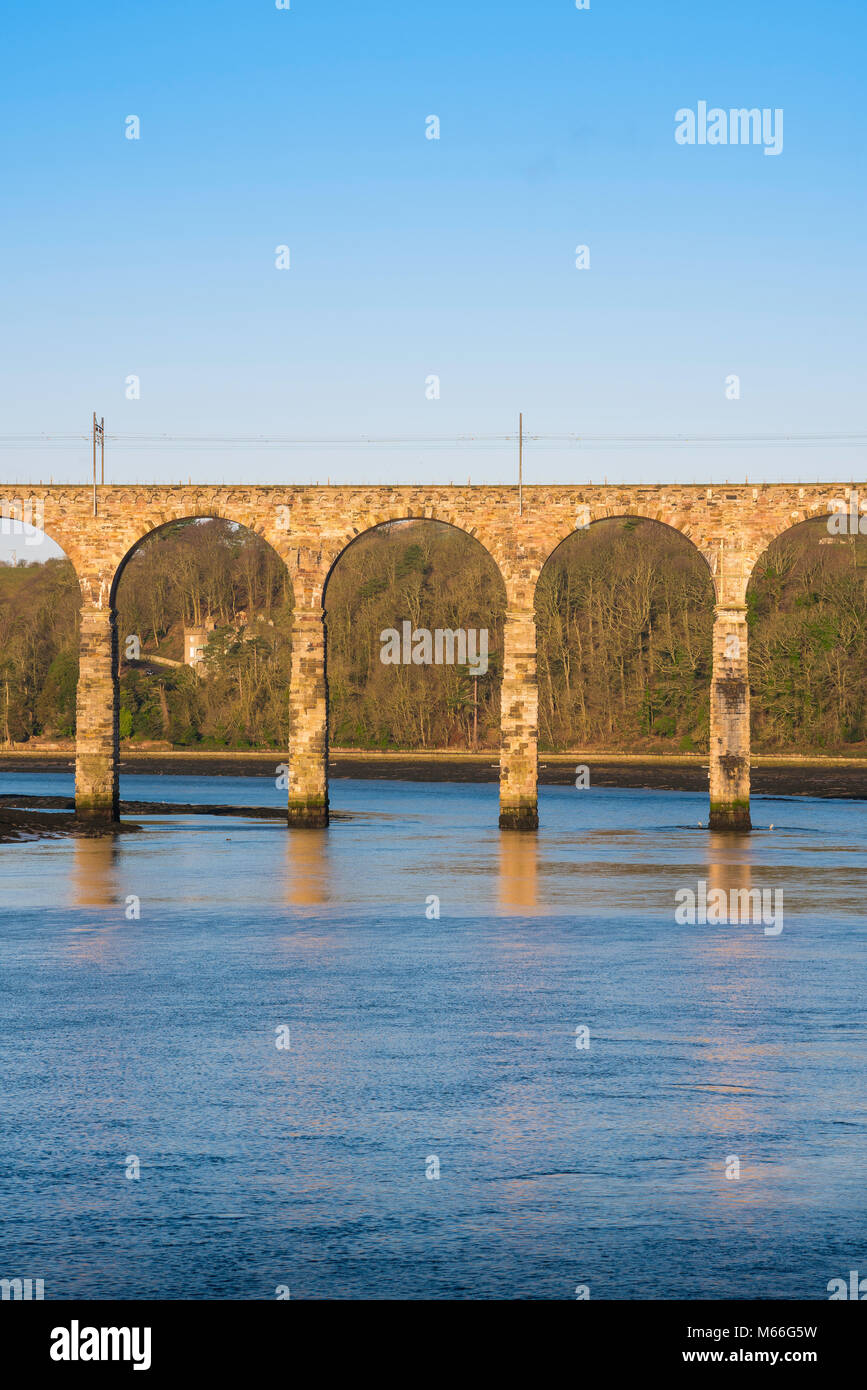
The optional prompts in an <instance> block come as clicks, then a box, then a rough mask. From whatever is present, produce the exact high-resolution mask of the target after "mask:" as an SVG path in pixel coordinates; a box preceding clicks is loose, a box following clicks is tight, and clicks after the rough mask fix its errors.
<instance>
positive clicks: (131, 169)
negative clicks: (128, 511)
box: [0, 0, 867, 489]
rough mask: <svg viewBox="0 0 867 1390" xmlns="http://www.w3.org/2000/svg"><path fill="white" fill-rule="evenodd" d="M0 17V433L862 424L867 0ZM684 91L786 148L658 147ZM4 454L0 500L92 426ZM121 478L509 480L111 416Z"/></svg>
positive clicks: (796, 458)
mask: <svg viewBox="0 0 867 1390" xmlns="http://www.w3.org/2000/svg"><path fill="white" fill-rule="evenodd" d="M3 31H4V34H3V37H4V42H3V54H4V62H3V68H4V71H3V83H2V89H0V106H2V112H0V118H2V119H0V125H2V131H3V162H4V166H5V167H4V169H3V202H4V205H5V208H4V215H3V230H2V240H3V282H4V293H3V300H4V303H3V310H4V312H3V318H4V322H5V325H6V333H5V334H4V335H3V342H2V380H3V390H2V401H0V434H4V435H16V434H35V433H39V432H42V431H45V432H47V433H60V434H68V433H75V432H80V433H81V434H85V433H86V432H87V430H88V428H89V422H90V416H91V412H92V411H93V410H94V409H96V410H97V412H98V413H100V414H104V416H105V418H106V428H107V432H108V433H109V434H111V433H113V432H117V433H121V434H154V435H156V434H163V433H165V434H169V435H171V434H186V435H200V436H201V435H215V436H225V435H227V436H237V435H249V434H261V435H263V436H266V437H279V438H292V439H330V440H343V439H357V438H360V437H361V436H365V435H366V436H369V437H372V438H376V439H379V438H384V437H393V438H395V437H396V438H400V439H412V440H424V439H428V438H431V437H440V438H444V439H450V438H454V437H456V436H459V435H469V434H481V435H506V434H508V433H510V432H513V431H514V429H515V425H516V419H517V414H518V411H519V410H523V412H524V418H525V428H526V429H527V430H528V432H529V433H530V434H531V435H532V434H556V433H566V432H577V433H585V434H588V435H594V434H598V435H606V436H612V435H614V436H621V435H670V434H678V435H690V434H692V435H695V434H707V435H736V434H740V435H745V434H751V433H752V434H756V433H759V434H770V435H786V434H819V435H827V434H840V433H843V432H847V431H848V432H855V433H857V432H863V431H865V430H867V412H865V410H864V406H863V403H862V402H863V383H864V379H865V321H867V314H865V307H867V306H865V273H864V234H865V225H867V222H865V192H864V190H865V177H864V175H865V168H864V164H865V160H864V149H865V136H867V118H865V111H867V103H865V84H864V54H865V51H867V6H865V4H864V0H827V2H826V3H819V0H815V2H812V0H720V3H717V4H705V3H701V0H659V2H658V3H651V2H650V0H590V8H589V10H578V9H576V7H575V4H574V0H527V3H516V2H515V0H503V3H494V0H484V2H483V0H475V3H474V2H473V0H437V2H436V3H413V2H412V0H389V3H385V0H364V3H359V2H358V0H291V9H288V10H282V9H277V7H276V5H275V3H274V0H243V3H242V0H235V3H229V0H209V2H208V3H205V2H204V0H185V3H183V4H181V3H179V0H172V3H168V0H149V3H147V4H146V5H124V4H119V3H117V0H111V3H109V0H105V2H104V3H93V2H91V3H86V2H85V3H79V4H75V5H70V4H61V3H59V0H48V3H40V4H39V5H30V6H26V5H17V6H14V7H8V8H7V10H6V14H5V18H4V21H3ZM700 101H706V102H707V103H708V105H709V106H710V107H714V106H719V107H721V108H723V109H725V110H728V109H729V108H731V107H742V106H743V107H759V108H766V107H767V108H770V109H772V110H775V109H777V108H781V109H782V110H783V113H784V124H783V132H784V142H783V150H782V153H781V154H779V155H778V156H768V155H766V154H765V153H764V151H763V149H762V148H761V147H755V146H735V145H725V146H710V145H703V146H701V145H693V146H684V145H679V144H678V143H677V142H676V141H675V138H674V133H675V124H676V123H675V113H676V112H677V111H678V110H679V109H680V108H687V107H688V108H692V109H696V108H697V105H698V103H699V102H700ZM130 115H136V116H138V117H139V119H140V122H141V129H140V139H138V140H130V139H127V138H126V136H125V129H126V127H125V121H126V118H127V117H128V116H130ZM431 115H436V116H437V117H438V118H439V121H440V138H439V139H438V140H431V139H427V138H426V134H425V132H426V118H427V117H429V116H431ZM579 244H580V245H587V246H589V248H590V266H589V268H588V269H584V270H578V269H576V266H575V259H576V256H575V248H576V246H578V245H579ZM281 245H288V247H289V248H290V262H291V264H290V268H289V269H288V270H278V269H277V268H276V267H275V252H276V248H277V247H278V246H281ZM732 374H736V375H737V376H738V377H739V378H740V398H739V399H737V400H733V399H727V397H726V378H727V377H728V376H730V375H732ZM130 375H136V376H138V377H139V378H140V383H141V388H140V389H141V397H140V399H139V400H127V399H126V397H125V390H126V387H125V382H126V379H127V377H129V376H130ZM432 375H436V376H438V377H439V379H440V398H439V399H438V400H429V399H426V395H425V385H426V379H427V378H428V377H430V376H432ZM0 447H2V449H3V453H4V462H3V463H2V465H0V476H2V479H3V485H4V487H7V489H8V485H9V484H10V483H15V482H18V481H21V482H26V481H37V480H40V479H44V480H46V481H47V480H48V478H49V476H53V478H54V480H55V481H72V480H79V479H81V480H84V479H86V478H87V477H88V474H89V469H90V450H89V446H88V445H87V444H85V443H84V442H83V441H82V443H81V444H80V445H72V446H64V447H63V448H57V447H55V448H52V449H47V450H46V449H43V450H36V449H33V448H32V447H31V448H17V447H14V446H11V445H9V444H3V445H2V446H0ZM107 465H108V468H107V476H108V478H109V479H110V480H113V481H121V480H124V479H140V480H146V479H147V480H150V479H152V480H155V481H177V480H179V479H184V480H186V479H187V478H188V477H192V478H193V479H194V480H201V481H210V480H213V481H223V480H227V481H238V480H245V481H256V480H258V481H287V482H289V481H300V482H307V481H317V480H318V481H321V482H324V481H325V479H326V477H330V478H331V481H332V482H335V481H356V480H358V481H367V482H399V481H404V480H406V481H416V480H430V481H439V482H449V481H455V482H465V481H466V479H467V478H468V477H471V478H472V480H473V481H474V482H495V481H511V480H512V479H513V477H514V447H513V446H512V445H511V444H505V445H503V446H501V447H489V446H485V447H479V446H475V447H466V448H462V449H456V448H453V447H447V446H440V447H436V448H433V447H427V448H426V447H424V445H423V444H421V443H419V444H418V445H415V446H413V447H410V448H394V447H381V446H376V447H372V446H371V447H368V448H365V449H362V448H357V447H356V448H350V447H347V448H339V449H338V448H335V449H331V450H326V449H321V448H312V447H311V448H305V449H294V450H289V449H280V450H252V449H234V450H232V449H226V448H222V447H220V448H216V447H205V448H201V449H197V450H194V451H192V450H183V451H172V450H168V449H166V448H151V449H148V448H142V447H139V448H135V449H130V448H119V447H118V446H116V445H115V444H113V443H112V442H111V441H110V442H109V446H108V449H107ZM865 471H867V470H865V467H864V450H863V448H862V447H839V446H838V447H832V446H831V445H830V444H823V445H821V446H818V447H808V446H805V445H803V444H797V443H792V444H791V445H787V446H784V447H780V446H774V447H761V448H760V447H744V446H739V445H733V446H726V447H719V446H714V447H711V446H703V447H698V446H687V447H684V446H660V447H658V448H648V447H629V448H618V447H612V446H607V447H603V448H590V447H588V446H585V447H584V448H582V449H581V450H580V451H575V450H572V451H563V450H562V449H561V450H554V449H551V448H550V447H548V446H544V445H543V444H542V443H534V442H532V441H531V442H530V443H529V444H528V446H527V449H526V452H525V478H526V480H527V481H529V482H532V481H563V482H570V481H580V480H583V479H593V480H597V481H601V480H602V478H603V477H607V478H608V479H609V481H616V480H621V479H622V480H625V481H632V480H637V479H642V478H646V479H648V480H653V481H664V480H668V479H683V480H686V481H690V480H693V479H695V480H696V481H702V482H703V481H705V480H707V481H713V480H717V479H718V480H722V479H724V478H732V479H735V480H740V481H743V479H744V478H745V477H746V476H749V477H750V480H751V481H752V480H755V479H759V478H765V479H768V480H774V479H778V478H792V479H795V480H797V479H798V478H802V479H805V480H806V479H844V480H845V479H855V480H857V479H858V478H859V477H863V476H864V474H865Z"/></svg>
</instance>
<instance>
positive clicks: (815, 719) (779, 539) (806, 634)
mask: <svg viewBox="0 0 867 1390" xmlns="http://www.w3.org/2000/svg"><path fill="white" fill-rule="evenodd" d="M857 501H858V499H857V497H856V509H853V510H851V511H850V510H847V511H846V512H845V513H843V515H842V517H841V519H840V521H839V522H838V523H836V525H835V527H834V529H833V530H832V529H829V527H828V520H829V516H828V514H827V513H826V512H824V510H818V511H814V513H813V515H812V516H809V515H808V516H806V517H805V518H803V519H795V517H794V516H793V517H792V521H791V525H789V526H786V527H784V528H783V529H781V530H779V531H777V532H776V534H775V535H773V536H772V537H771V538H770V540H769V541H768V543H767V545H765V546H763V547H762V548H761V550H760V551H759V553H758V554H757V556H756V558H755V562H754V564H753V566H752V569H751V572H750V576H749V584H748V586H747V591H746V602H747V612H748V615H749V624H750V643H751V646H752V648H753V651H754V652H756V653H757V654H758V656H759V658H760V659H759V660H758V661H757V662H756V663H755V664H754V667H753V680H752V682H751V699H752V705H751V709H752V733H753V736H754V737H755V738H756V739H757V740H759V741H760V745H761V746H762V749H763V751H765V752H778V753H780V754H788V753H789V752H790V751H795V750H798V751H804V752H806V753H811V752H818V751H827V752H830V751H834V752H835V753H843V752H845V751H846V749H847V747H848V746H854V748H855V749H859V748H860V747H861V746H862V744H863V740H864V737H865V734H867V714H865V708H867V688H865V682H864V671H865V655H867V651H865V641H864V614H865V609H864V596H865V573H867V569H865V566H867V511H864V512H862V511H860V508H858V506H857ZM862 524H863V528H864V529H863V530H862V529H861V525H862ZM775 552H776V553H775ZM793 653H797V656H794V655H793ZM795 662H796V663H797V665H796V666H795V668H794V669H795V670H796V672H797V674H796V676H794V677H793V676H792V674H791V671H792V664H793V663H795ZM781 690H782V692H783V693H782V694H781Z"/></svg>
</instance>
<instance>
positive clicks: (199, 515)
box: [109, 501, 294, 608]
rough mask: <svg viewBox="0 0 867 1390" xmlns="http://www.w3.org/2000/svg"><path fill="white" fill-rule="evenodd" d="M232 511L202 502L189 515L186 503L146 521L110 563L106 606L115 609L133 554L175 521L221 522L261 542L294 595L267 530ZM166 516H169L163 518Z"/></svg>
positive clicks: (254, 521)
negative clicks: (279, 564)
mask: <svg viewBox="0 0 867 1390" xmlns="http://www.w3.org/2000/svg"><path fill="white" fill-rule="evenodd" d="M235 511H236V509H235V508H229V507H226V508H220V509H217V508H216V507H209V506H208V504H207V501H203V504H202V510H198V509H196V510H194V511H192V512H191V511H190V506H189V501H186V502H185V503H184V504H182V505H179V506H177V507H169V508H163V509H161V511H160V513H159V519H156V518H150V519H149V523H150V524H148V525H147V526H146V528H145V529H143V530H140V531H139V532H138V533H137V534H136V535H135V537H134V538H133V539H132V540H131V541H130V542H128V543H127V548H126V549H125V551H124V553H123V554H122V555H121V557H120V558H119V559H118V560H116V561H115V562H114V565H113V577H112V580H111V587H110V591H109V602H110V605H111V607H112V608H114V607H115V600H116V598H117V590H118V585H119V584H120V581H121V579H122V578H123V573H124V570H125V569H126V567H127V565H128V564H129V562H130V560H131V559H132V557H133V556H134V555H135V553H136V551H137V550H138V549H139V548H140V547H141V546H142V545H143V544H144V543H145V542H146V541H149V540H151V539H152V538H153V537H154V536H156V535H158V534H159V532H160V531H163V530H165V528H166V527H168V526H174V525H176V524H177V523H178V522H179V521H225V522H227V523H228V524H229V525H230V526H239V527H241V529H242V530H244V531H250V532H252V533H253V534H254V535H256V536H258V537H259V539H260V540H262V541H264V542H265V544H266V545H267V546H268V547H269V548H270V549H271V550H273V551H274V554H275V555H277V556H278V557H279V558H280V560H282V562H283V564H284V565H285V567H286V571H287V574H288V576H289V582H290V584H292V586H293V592H294V583H293V575H292V567H291V565H290V564H289V562H288V560H287V557H286V555H285V554H283V553H282V550H281V549H280V547H279V546H277V545H275V544H274V539H273V537H272V535H270V534H269V532H270V528H269V527H267V526H264V525H263V524H262V522H261V521H260V520H259V519H258V518H256V517H254V516H253V514H252V513H250V514H249V515H248V519H247V520H243V519H242V518H241V517H239V516H237V515H232V513H233V512H235ZM167 513H170V514H169V515H167Z"/></svg>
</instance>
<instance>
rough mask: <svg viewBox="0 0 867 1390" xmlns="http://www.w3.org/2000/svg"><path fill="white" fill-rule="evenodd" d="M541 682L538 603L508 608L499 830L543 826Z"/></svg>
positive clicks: (502, 711)
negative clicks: (538, 672)
mask: <svg viewBox="0 0 867 1390" xmlns="http://www.w3.org/2000/svg"><path fill="white" fill-rule="evenodd" d="M538 724H539V687H538V684H537V681H536V621H535V614H534V612H533V608H532V607H530V608H529V610H526V609H525V610H518V611H508V612H507V613H506V621H505V623H504V624H503V683H502V687H501V690H500V829H501V830H538V828H539V810H538V786H537V783H538V754H537V743H538V736H539V729H538Z"/></svg>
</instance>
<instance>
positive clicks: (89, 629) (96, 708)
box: [75, 607, 120, 824]
mask: <svg viewBox="0 0 867 1390" xmlns="http://www.w3.org/2000/svg"><path fill="white" fill-rule="evenodd" d="M78 662H79V666H78V692H77V695H76V727H77V733H76V739H75V811H76V815H78V816H81V817H83V818H86V819H87V820H94V821H105V822H106V824H111V822H113V821H116V820H118V819H119V808H118V758H119V753H120V743H119V738H118V704H119V700H118V678H117V622H116V618H115V613H114V610H113V609H112V608H110V607H108V608H84V607H83V608H82V610H81V627H80V637H79V653H78Z"/></svg>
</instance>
